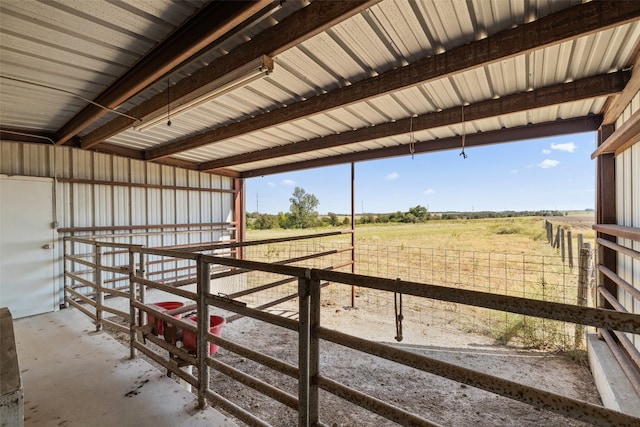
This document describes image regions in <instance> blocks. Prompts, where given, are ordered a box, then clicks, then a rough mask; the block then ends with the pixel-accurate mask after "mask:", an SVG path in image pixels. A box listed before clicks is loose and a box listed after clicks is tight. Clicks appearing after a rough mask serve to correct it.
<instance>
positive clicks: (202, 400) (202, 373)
mask: <svg viewBox="0 0 640 427" xmlns="http://www.w3.org/2000/svg"><path fill="white" fill-rule="evenodd" d="M197 274H198V289H197V293H198V296H197V298H198V300H197V305H198V330H197V331H196V337H197V339H196V341H197V342H196V357H197V360H198V407H199V408H200V409H204V408H205V407H206V406H207V398H206V395H207V389H208V388H209V365H207V358H208V357H209V341H207V339H206V338H205V337H206V335H207V333H208V332H209V304H207V302H206V301H205V298H206V296H207V295H209V288H210V283H211V279H210V278H211V268H210V265H209V263H208V262H206V261H204V260H203V259H202V256H199V257H198V273H197Z"/></svg>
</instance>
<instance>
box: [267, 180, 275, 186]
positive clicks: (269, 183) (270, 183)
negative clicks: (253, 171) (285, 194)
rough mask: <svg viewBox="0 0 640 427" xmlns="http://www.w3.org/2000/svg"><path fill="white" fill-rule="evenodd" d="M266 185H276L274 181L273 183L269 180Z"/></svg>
mask: <svg viewBox="0 0 640 427" xmlns="http://www.w3.org/2000/svg"><path fill="white" fill-rule="evenodd" d="M267 185H268V186H269V187H275V186H276V183H275V182H273V181H269V182H268V183H267Z"/></svg>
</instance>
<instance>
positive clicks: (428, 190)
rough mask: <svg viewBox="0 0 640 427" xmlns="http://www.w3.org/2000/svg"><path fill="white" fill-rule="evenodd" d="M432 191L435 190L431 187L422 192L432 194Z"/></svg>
mask: <svg viewBox="0 0 640 427" xmlns="http://www.w3.org/2000/svg"><path fill="white" fill-rule="evenodd" d="M434 193H435V191H433V189H431V188H428V189H426V190H424V194H426V195H429V194H434Z"/></svg>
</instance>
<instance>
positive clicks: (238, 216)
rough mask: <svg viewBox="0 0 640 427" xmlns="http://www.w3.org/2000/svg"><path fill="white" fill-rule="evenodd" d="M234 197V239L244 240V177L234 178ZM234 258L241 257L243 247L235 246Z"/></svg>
mask: <svg viewBox="0 0 640 427" xmlns="http://www.w3.org/2000/svg"><path fill="white" fill-rule="evenodd" d="M233 183H234V189H235V193H234V199H233V218H234V222H235V224H236V241H237V242H244V241H245V240H246V234H245V230H246V217H247V216H246V212H245V210H246V209H245V207H246V206H247V205H246V186H245V182H244V178H235V179H234V181H233ZM236 258H238V259H243V258H244V256H243V248H242V247H238V248H236Z"/></svg>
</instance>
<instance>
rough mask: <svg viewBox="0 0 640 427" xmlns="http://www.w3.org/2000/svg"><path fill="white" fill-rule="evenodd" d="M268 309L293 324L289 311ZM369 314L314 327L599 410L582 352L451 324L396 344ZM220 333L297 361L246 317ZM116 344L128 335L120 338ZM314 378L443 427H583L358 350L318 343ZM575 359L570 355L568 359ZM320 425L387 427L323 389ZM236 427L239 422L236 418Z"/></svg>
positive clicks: (260, 410)
mask: <svg viewBox="0 0 640 427" xmlns="http://www.w3.org/2000/svg"><path fill="white" fill-rule="evenodd" d="M274 313H277V314H280V315H283V316H288V317H291V318H296V317H297V313H295V312H294V311H278V310H274ZM385 321H386V319H377V318H376V316H375V315H372V314H371V313H364V312H360V311H359V310H357V309H356V310H348V309H335V308H334V307H333V308H331V310H327V311H323V313H322V326H324V327H327V328H330V329H336V330H340V331H342V332H347V333H350V334H352V335H355V336H359V337H362V338H367V339H373V340H376V341H380V342H384V343H388V344H390V345H393V346H396V347H399V348H402V349H404V350H408V351H412V352H416V353H419V354H422V355H425V356H427V357H430V358H433V359H437V360H442V361H446V362H449V363H453V364H457V365H460V366H464V367H468V368H471V369H474V370H477V371H480V372H484V373H487V374H491V375H495V376H499V377H502V378H505V379H508V380H512V381H515V382H518V383H522V384H526V385H529V386H534V387H537V388H541V389H544V390H548V391H551V392H554V393H558V394H562V395H565V396H569V397H572V398H576V399H579V400H583V401H587V402H591V403H596V404H600V401H599V397H598V394H597V391H596V388H595V385H594V383H593V380H592V377H591V374H590V372H589V368H588V366H587V363H586V360H585V358H584V355H583V354H579V355H578V356H577V357H569V356H568V355H566V354H554V353H548V352H541V351H530V350H524V349H519V348H515V347H505V346H500V345H497V344H495V342H494V341H493V340H492V339H490V338H488V337H485V336H481V335H472V334H468V333H464V332H460V331H457V330H456V329H454V328H451V327H442V326H429V325H405V327H404V328H403V332H404V333H403V335H404V340H403V341H402V342H400V343H398V342H396V341H395V340H394V336H395V329H393V327H391V328H390V327H389V325H387V324H385V323H384V322H385ZM223 337H225V338H226V339H229V340H232V341H234V342H237V343H239V344H241V345H246V346H248V347H251V348H252V349H254V350H257V351H260V352H262V353H265V354H268V355H271V356H273V357H276V358H278V359H281V360H283V361H286V362H288V363H290V364H292V365H297V357H298V356H297V351H298V350H297V334H296V333H294V332H292V331H289V330H286V329H283V328H280V327H277V326H272V325H267V324H264V323H261V322H258V321H255V320H253V319H249V318H241V319H239V320H236V321H235V322H232V323H229V324H227V325H226V326H225V328H224V330H223ZM119 339H120V340H121V341H122V342H123V343H125V342H126V339H127V337H126V336H124V334H120V337H119ZM320 350H321V359H320V371H321V373H322V375H324V376H327V377H329V378H331V379H333V380H336V381H339V382H341V383H342V384H345V385H347V386H349V387H352V388H355V389H357V390H359V391H361V392H364V393H367V394H370V395H372V396H375V397H377V398H379V399H381V400H383V401H386V402H389V403H392V404H394V405H396V406H399V407H401V408H403V409H405V410H407V411H409V412H412V413H415V414H418V415H420V416H421V417H424V418H426V419H429V420H431V421H432V422H435V423H438V424H441V425H445V426H469V425H474V424H476V425H482V426H485V425H487V426H488V425H491V426H560V425H562V426H583V425H586V424H584V423H581V422H578V421H575V420H572V419H568V418H565V417H563V416H560V415H557V414H555V413H553V412H549V411H544V410H538V409H535V408H533V407H531V406H528V405H526V404H522V403H519V402H516V401H513V400H511V399H508V398H504V397H500V396H497V395H494V394H492V393H489V392H485V391H483V390H480V389H476V388H474V387H471V386H466V385H463V384H460V383H457V382H454V381H451V380H448V379H445V378H442V377H438V376H435V375H432V374H428V373H425V372H422V371H417V370H414V369H411V368H407V367H404V366H401V365H397V364H395V363H393V362H389V361H386V360H383V359H379V358H377V357H374V356H369V355H367V354H365V353H360V352H356V351H354V350H351V349H348V348H345V347H342V346H339V345H335V344H333V343H329V342H325V341H322V342H321V346H320ZM574 356H575V355H574ZM215 357H216V358H217V359H218V360H220V361H222V362H224V363H227V364H229V365H231V366H233V367H235V368H236V369H239V370H241V371H243V372H245V373H247V374H250V375H252V376H255V377H257V378H260V379H262V380H264V381H266V382H268V383H269V384H271V385H274V386H276V387H278V388H280V389H282V390H285V391H286V392H288V393H290V394H292V395H294V396H295V395H296V393H297V385H296V382H295V380H293V379H291V378H289V377H287V376H285V375H283V374H279V373H277V372H275V371H272V370H271V369H269V368H265V367H263V366H261V365H259V364H257V363H255V362H252V361H250V360H247V359H245V358H243V357H240V356H238V355H236V354H234V353H231V352H229V351H226V350H224V349H221V350H220V351H219V352H218V353H217V354H216V355H215ZM211 389H212V390H214V391H216V392H217V393H220V394H221V395H223V396H225V397H227V398H229V399H230V400H232V401H234V402H236V403H237V404H239V405H240V406H242V407H243V408H245V409H246V410H248V411H250V412H251V413H253V414H255V415H257V416H258V417H260V418H262V419H264V420H265V421H267V422H268V423H269V424H271V425H273V426H276V427H290V426H295V425H297V412H296V411H294V410H292V409H290V408H288V407H286V406H284V405H282V404H280V403H278V402H275V401H273V400H271V399H269V398H267V397H265V396H263V395H262V394H260V393H258V392H255V391H254V390H252V389H250V388H248V387H246V386H243V385H240V384H239V383H237V382H236V381H234V380H232V379H231V378H229V377H227V376H225V375H223V374H221V373H219V372H217V371H215V370H212V373H211ZM320 405H321V406H320V420H321V421H322V422H323V423H325V424H327V425H329V426H335V427H346V426H354V427H355V426H365V427H366V426H372V427H373V426H376V427H378V426H395V425H397V424H395V423H393V422H391V421H388V420H386V419H384V418H381V417H379V416H377V415H375V414H372V413H370V412H368V411H365V410H363V409H361V408H360V407H358V406H355V405H353V404H351V403H348V402H346V401H344V400H342V399H340V398H338V397H336V396H333V395H331V394H329V393H327V392H324V391H321V392H320ZM237 422H238V424H239V425H243V424H242V422H240V421H237Z"/></svg>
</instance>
